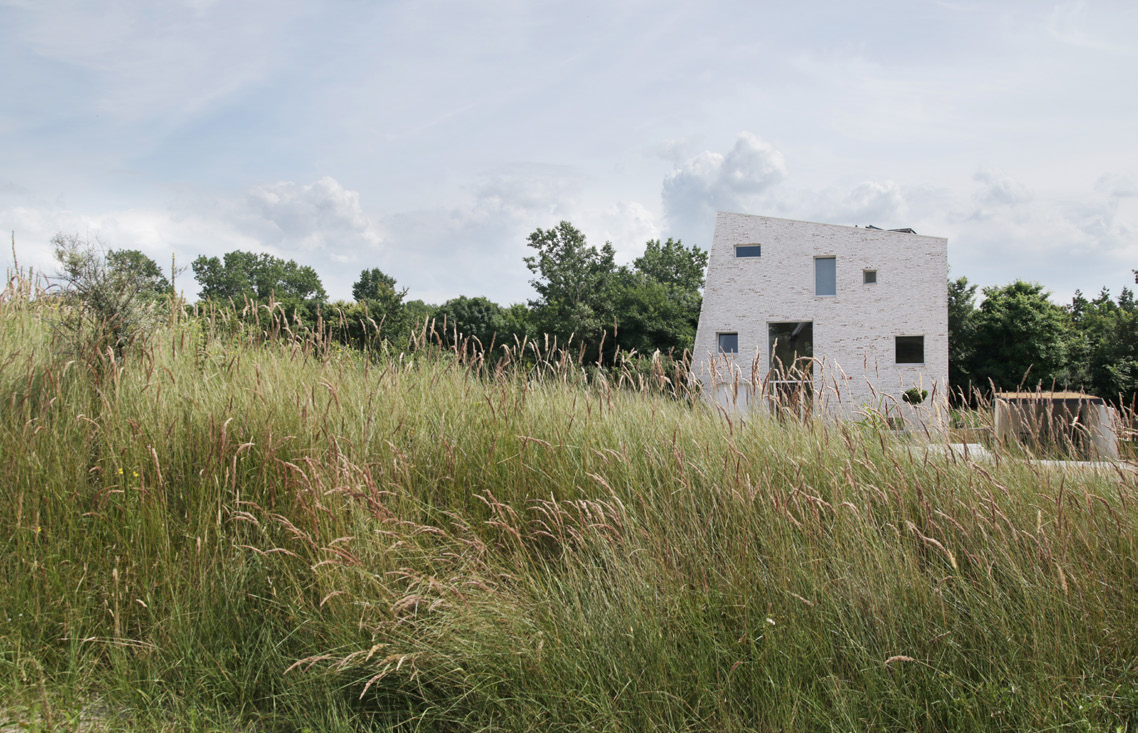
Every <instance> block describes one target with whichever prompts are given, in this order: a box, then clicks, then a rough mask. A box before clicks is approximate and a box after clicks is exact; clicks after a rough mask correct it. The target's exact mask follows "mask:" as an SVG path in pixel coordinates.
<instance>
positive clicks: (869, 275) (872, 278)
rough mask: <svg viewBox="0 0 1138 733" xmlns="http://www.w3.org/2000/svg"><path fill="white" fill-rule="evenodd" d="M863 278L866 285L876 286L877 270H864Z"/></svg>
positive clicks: (862, 272)
mask: <svg viewBox="0 0 1138 733" xmlns="http://www.w3.org/2000/svg"><path fill="white" fill-rule="evenodd" d="M861 276H862V280H861V281H862V282H863V283H865V284H866V285H876V284H877V270H862V271H861Z"/></svg>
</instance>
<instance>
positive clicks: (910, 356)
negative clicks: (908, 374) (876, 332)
mask: <svg viewBox="0 0 1138 733" xmlns="http://www.w3.org/2000/svg"><path fill="white" fill-rule="evenodd" d="M897 363H898V364H924V363H925V337H924V336H898V337H897Z"/></svg>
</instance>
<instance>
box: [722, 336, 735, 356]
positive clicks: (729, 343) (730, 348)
mask: <svg viewBox="0 0 1138 733" xmlns="http://www.w3.org/2000/svg"><path fill="white" fill-rule="evenodd" d="M719 353H720V354H738V353H739V334H737V333H721V334H719Z"/></svg>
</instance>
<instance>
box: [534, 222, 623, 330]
mask: <svg viewBox="0 0 1138 733" xmlns="http://www.w3.org/2000/svg"><path fill="white" fill-rule="evenodd" d="M529 246H530V247H532V248H533V249H534V250H536V252H537V254H535V255H533V256H532V257H526V258H525V263H526V267H528V268H529V270H530V272H532V273H534V274H535V275H537V277H536V279H534V280H531V281H530V284H531V285H533V287H534V289H535V290H537V293H538V296H539V297H538V299H537V300H534V301H531V302H530V305H531V306H532V308H533V311H532V313H533V317H534V322H535V323H534V325H535V326H536V327H537V329H538V331H539V332H544V333H547V334H550V335H552V336H557V337H558V338H559V339H560V340H561V344H562V345H564V344H565V343H566V341H567V340H568V338H569V336H570V335H571V334H575V335H576V338H577V339H578V340H579V341H580V342H583V343H586V344H590V345H595V344H596V343H598V342H599V341H600V339H601V336H602V332H603V331H604V330H605V329H606V328H607V327H611V324H612V322H613V308H612V295H613V287H614V285H615V279H616V263H615V256H616V251H615V250H614V249H613V247H612V244H610V243H608V242H606V243H605V245H604V246H603V247H601V248H600V249H599V250H598V249H597V248H596V247H591V246H588V245H587V244H586V243H585V235H584V234H582V233H581V232H580V231H578V230H577V229H576V228H574V227H573V225H572V224H570V223H569V222H567V221H562V222H561V223H560V224H558V225H557V226H556V227H554V228H553V229H549V230H542V229H537V230H536V231H534V232H533V233H532V234H530V235H529Z"/></svg>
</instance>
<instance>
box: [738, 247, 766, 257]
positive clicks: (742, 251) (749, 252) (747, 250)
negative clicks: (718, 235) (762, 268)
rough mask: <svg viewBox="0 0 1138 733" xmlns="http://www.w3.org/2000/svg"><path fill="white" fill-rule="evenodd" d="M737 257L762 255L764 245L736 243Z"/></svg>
mask: <svg viewBox="0 0 1138 733" xmlns="http://www.w3.org/2000/svg"><path fill="white" fill-rule="evenodd" d="M735 256H736V257H762V256H763V245H761V244H736V245H735Z"/></svg>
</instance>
